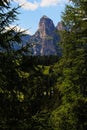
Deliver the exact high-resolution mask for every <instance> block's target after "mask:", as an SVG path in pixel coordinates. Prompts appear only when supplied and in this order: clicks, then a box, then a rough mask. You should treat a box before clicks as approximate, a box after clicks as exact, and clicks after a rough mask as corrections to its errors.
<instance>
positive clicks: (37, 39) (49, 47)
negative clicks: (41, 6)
mask: <svg viewBox="0 0 87 130" xmlns="http://www.w3.org/2000/svg"><path fill="white" fill-rule="evenodd" d="M59 40H60V37H59V36H58V34H57V28H56V27H55V26H54V24H53V21H52V20H51V19H50V18H48V17H47V16H43V17H42V18H41V19H40V22H39V28H38V30H37V32H36V33H35V34H34V35H33V36H31V38H30V40H29V42H30V43H31V42H32V43H35V45H34V46H33V55H57V54H60V52H59V51H58V50H59V47H58V46H57V43H58V41H59Z"/></svg>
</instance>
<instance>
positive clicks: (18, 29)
mask: <svg viewBox="0 0 87 130" xmlns="http://www.w3.org/2000/svg"><path fill="white" fill-rule="evenodd" d="M12 28H13V29H14V30H15V31H25V32H24V33H25V34H30V35H32V32H30V31H29V30H26V29H24V28H21V27H20V26H18V25H10V26H9V27H6V30H10V29H12Z"/></svg>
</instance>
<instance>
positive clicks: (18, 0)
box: [14, 0, 39, 11]
mask: <svg viewBox="0 0 87 130" xmlns="http://www.w3.org/2000/svg"><path fill="white" fill-rule="evenodd" d="M14 2H16V3H18V4H19V5H22V8H24V9H26V10H32V11H33V10H36V9H37V8H38V7H39V3H38V2H36V1H34V2H33V3H32V2H29V1H27V0H14Z"/></svg>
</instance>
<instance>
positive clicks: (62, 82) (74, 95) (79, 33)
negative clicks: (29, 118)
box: [52, 0, 87, 130]
mask: <svg viewBox="0 0 87 130" xmlns="http://www.w3.org/2000/svg"><path fill="white" fill-rule="evenodd" d="M71 1H72V4H71V5H67V6H66V9H65V12H64V13H63V16H62V19H63V23H64V25H65V27H66V29H65V30H63V31H62V32H61V33H62V40H61V44H62V48H63V56H62V59H61V60H60V63H59V65H58V66H57V67H59V69H58V70H57V73H58V83H57V87H58V89H59V91H60V93H61V96H62V97H61V105H60V107H58V108H57V109H56V110H55V111H54V112H53V114H52V119H53V120H52V121H54V122H55V123H53V128H54V129H56V130H69V129H71V130H78V129H79V130H86V129H87V86H86V84H87V8H86V6H87V2H86V1H85V0H75V1H74V0H71ZM60 69H61V70H60Z"/></svg>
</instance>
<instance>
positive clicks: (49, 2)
mask: <svg viewBox="0 0 87 130" xmlns="http://www.w3.org/2000/svg"><path fill="white" fill-rule="evenodd" d="M68 1H69V0H40V2H38V1H37V0H34V2H29V1H28V0H14V2H16V3H18V4H19V5H22V8H24V9H26V10H32V11H33V10H36V9H38V8H39V7H49V6H56V5H58V4H65V3H67V2H68Z"/></svg>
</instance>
